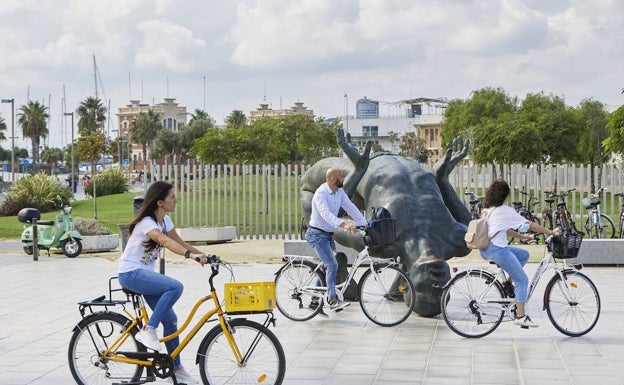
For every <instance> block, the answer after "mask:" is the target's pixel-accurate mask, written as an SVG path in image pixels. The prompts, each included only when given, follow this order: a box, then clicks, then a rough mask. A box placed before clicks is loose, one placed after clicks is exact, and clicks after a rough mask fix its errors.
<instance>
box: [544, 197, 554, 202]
mask: <svg viewBox="0 0 624 385" xmlns="http://www.w3.org/2000/svg"><path fill="white" fill-rule="evenodd" d="M554 201H555V200H554V199H552V198H546V199H544V202H546V203H553V202H554Z"/></svg>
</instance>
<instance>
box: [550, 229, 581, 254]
mask: <svg viewBox="0 0 624 385" xmlns="http://www.w3.org/2000/svg"><path fill="white" fill-rule="evenodd" d="M582 241H583V233H582V232H576V233H564V234H563V235H561V236H558V237H554V238H553V241H552V243H551V245H550V246H551V248H552V249H551V251H552V254H553V257H555V258H559V259H567V258H576V257H577V256H578V252H579V249H580V248H581V242H582Z"/></svg>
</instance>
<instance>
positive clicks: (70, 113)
mask: <svg viewBox="0 0 624 385" xmlns="http://www.w3.org/2000/svg"><path fill="white" fill-rule="evenodd" d="M63 115H65V116H70V115H71V131H72V134H71V176H70V180H71V182H70V183H71V187H70V190H71V193H72V197H73V196H74V188H75V186H74V183H77V182H76V181H74V113H73V111H72V112H65V113H63Z"/></svg>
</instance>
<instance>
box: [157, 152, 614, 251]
mask: <svg viewBox="0 0 624 385" xmlns="http://www.w3.org/2000/svg"><path fill="white" fill-rule="evenodd" d="M308 168H309V166H307V165H284V164H276V165H214V164H200V165H196V166H171V165H169V166H158V167H157V168H155V169H154V170H153V174H154V178H155V179H156V180H168V181H171V182H172V183H174V184H175V185H176V187H177V189H178V194H179V196H180V202H179V204H178V208H177V210H176V212H175V213H174V219H175V223H176V226H179V227H213V226H235V227H236V229H237V234H238V238H241V239H300V228H301V217H302V212H301V177H302V176H303V174H304V173H305V171H306V170H307V169H308ZM589 171H590V170H589V168H588V167H573V166H567V165H563V166H558V167H550V166H548V167H545V168H544V169H543V170H542V172H541V173H538V170H537V169H536V168H535V167H530V168H526V167H522V166H512V167H511V169H510V171H509V174H506V175H505V176H504V177H505V179H506V180H507V181H508V182H509V184H510V186H511V187H512V191H513V195H512V199H511V200H512V201H524V200H525V197H524V196H523V195H521V194H520V193H519V192H518V191H522V190H524V191H527V192H530V193H531V195H533V196H536V197H537V199H538V201H539V202H540V204H538V205H537V206H536V207H535V211H536V212H537V213H538V217H540V215H539V212H541V210H542V209H543V208H544V205H545V203H544V198H546V194H545V192H546V191H555V189H556V191H557V192H562V191H566V190H568V189H571V188H576V191H575V194H572V195H571V196H570V199H569V201H568V206H569V208H570V210H571V211H572V213H573V214H574V215H575V217H576V218H577V220H578V221H579V223H584V222H585V219H586V217H587V212H586V211H585V210H584V209H582V208H581V205H580V200H581V199H582V198H584V197H587V196H588V195H589V194H590V182H589V180H590V172H589ZM497 172H499V169H498V168H497ZM506 172H507V171H506ZM598 175H599V173H598V170H596V179H597V177H598ZM500 176H501V175H500V173H498V174H496V173H495V172H494V170H493V169H492V168H491V167H481V168H478V167H476V166H464V165H459V166H457V168H456V169H455V170H454V171H453V173H452V174H451V176H450V181H451V183H452V184H453V186H454V187H455V188H456V190H457V192H458V195H459V197H460V199H461V200H462V201H465V202H466V201H467V197H466V195H465V192H468V191H474V192H476V193H477V195H482V194H483V193H484V191H485V189H486V188H487V186H488V185H489V184H490V183H491V181H492V180H493V179H494V178H496V177H500ZM622 179H623V178H622V173H621V171H620V170H619V169H617V168H615V167H614V166H605V167H604V168H603V170H602V183H601V186H598V185H597V186H596V190H598V189H599V188H600V187H605V188H606V191H605V192H603V193H602V194H601V198H600V199H601V209H602V211H603V212H604V213H605V214H607V215H609V216H610V217H611V218H612V219H613V221H614V223H615V225H616V226H617V225H618V220H617V219H618V217H619V213H620V202H619V200H618V197H616V196H614V195H613V194H614V193H619V192H624V187H623V180H622ZM596 183H597V181H596Z"/></svg>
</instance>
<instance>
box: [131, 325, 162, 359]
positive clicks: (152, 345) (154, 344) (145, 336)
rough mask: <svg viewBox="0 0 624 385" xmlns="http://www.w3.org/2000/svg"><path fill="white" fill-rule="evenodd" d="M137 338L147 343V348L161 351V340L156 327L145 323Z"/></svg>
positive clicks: (144, 343)
mask: <svg viewBox="0 0 624 385" xmlns="http://www.w3.org/2000/svg"><path fill="white" fill-rule="evenodd" d="M135 339H136V340H137V341H139V342H140V343H142V344H143V345H145V347H146V348H149V349H152V350H156V351H157V352H159V351H160V348H161V345H160V341H158V336H157V335H156V329H154V328H151V327H149V326H147V325H145V326H144V327H143V329H141V330H140V331H139V332H138V333H137V335H136V337H135Z"/></svg>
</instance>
